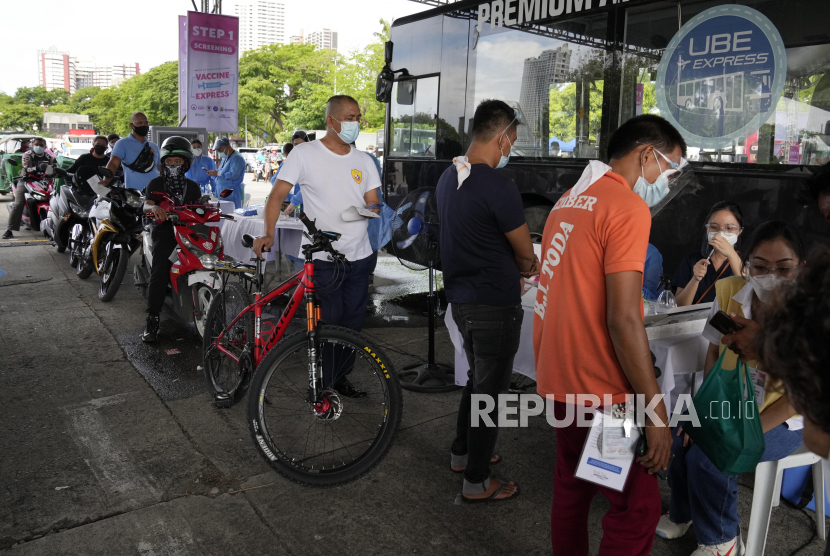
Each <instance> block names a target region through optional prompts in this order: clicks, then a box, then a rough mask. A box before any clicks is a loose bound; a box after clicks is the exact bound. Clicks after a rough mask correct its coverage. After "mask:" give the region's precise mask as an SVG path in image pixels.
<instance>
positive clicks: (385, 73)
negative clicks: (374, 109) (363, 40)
mask: <svg viewBox="0 0 830 556" xmlns="http://www.w3.org/2000/svg"><path fill="white" fill-rule="evenodd" d="M386 44H390V43H386ZM394 84H395V74H394V73H392V70H390V69H389V66H386V67H384V68H383V69H382V70H381V71H380V74H378V82H377V85H376V86H375V98H376V99H377V101H378V102H382V103H384V104H386V103H387V102H389V101H390V100H391V99H392V87H393V86H394Z"/></svg>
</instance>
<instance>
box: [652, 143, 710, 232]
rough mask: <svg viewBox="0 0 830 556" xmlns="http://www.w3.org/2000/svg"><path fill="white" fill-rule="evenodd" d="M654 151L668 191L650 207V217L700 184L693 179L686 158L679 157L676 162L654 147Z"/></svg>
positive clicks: (691, 169)
mask: <svg viewBox="0 0 830 556" xmlns="http://www.w3.org/2000/svg"><path fill="white" fill-rule="evenodd" d="M654 152H655V153H657V161H658V163H659V164H660V166H661V167H662V168H663V175H665V176H666V178H667V179H668V184H669V192H668V194H667V195H666V196H665V197H663V199H662V200H661V201H660V202H659V203H657V204H656V205H654V206H653V207H651V209H650V210H651V218H652V219H654V218H655V217H656V216H657V215H658V214H660V213H661V212H662V211H663V209H664V208H665V207H666V205H668V204H669V203H670V202H672V201H673V200H674V199H677V198H679V197H681V196H683V195H687V194H689V193H694V192H696V191H698V190H699V189H700V186H699V185H698V184H697V181H696V180H695V173H694V169H693V168H692V165H691V164H689V161H688V160H686V159H685V158H681V159H680V162H679V163H678V162H674V161H672V160H671V159H669V157H667V156H666V155H665V154H663V153H662V152H660V151H658V150H657V149H654Z"/></svg>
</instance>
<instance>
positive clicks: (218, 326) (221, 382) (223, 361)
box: [202, 283, 254, 404]
mask: <svg viewBox="0 0 830 556" xmlns="http://www.w3.org/2000/svg"><path fill="white" fill-rule="evenodd" d="M251 303H253V302H252V301H251V296H250V294H248V292H247V290H246V289H245V288H244V287H243V286H242V284H238V283H234V284H228V285H227V286H226V287H225V290H224V291H223V292H221V293H217V294H216V295H214V296H213V301H211V303H210V308H209V309H208V313H207V317H205V321H204V322H205V331H204V336H203V337H202V361H203V366H204V369H205V380H206V381H207V386H208V391H209V392H210V393H211V394H212V395H213V396H214V398H215V397H216V395H217V394H226V395H227V396H225V397H224V398H223V399H225V400H227V401H228V402H229V404H232V403H233V402H236V401H238V400H239V399H241V398H242V396H243V395H244V394H245V391H246V390H247V388H248V383H249V382H250V379H251V375H253V371H254V368H253V359H252V354H249V353H248V352H246V351H245V346H246V345H247V344H248V343H249V342H250V343H253V341H254V313H253V312H252V311H248V312H247V313H245V315H243V316H242V318H241V319H239V320H238V321H237V322H236V324H234V325H233V327H232V328H231V329H230V330H228V331H227V332H225V335H224V336H223V337H222V340H221V342H220V343H221V345H222V347H224V348H225V349H227V350H228V351H230V352H231V353H233V354H234V355H235V356H236V357H237V358H238V359H239V362H236V361H234V360H233V359H231V358H230V357H228V356H227V355H225V354H224V353H222V352H220V351H219V350H218V349H217V348H216V346H215V345H214V342H215V341H216V339H217V338H218V337H219V334H221V333H222V331H224V330H225V329H226V328H227V327H228V325H230V323H231V322H233V319H235V318H236V317H237V315H239V314H240V313H241V312H242V311H243V310H244V309H246V308H247V307H248V306H249V305H251Z"/></svg>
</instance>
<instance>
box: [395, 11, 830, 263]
mask: <svg viewBox="0 0 830 556" xmlns="http://www.w3.org/2000/svg"><path fill="white" fill-rule="evenodd" d="M417 1H422V2H424V3H426V4H432V5H435V2H433V1H430V0H417ZM479 4H481V1H480V0H457V1H452V0H447V1H445V2H442V5H440V6H438V7H435V8H432V9H429V10H426V11H423V12H421V13H417V14H415V15H411V16H407V17H403V18H400V19H397V20H395V22H394V23H393V24H392V27H391V31H390V43H391V45H388V48H389V49H391V58H390V62H389V69H391V70H392V71H394V72H396V73H395V76H396V77H395V79H394V83H393V84H392V89H391V91H390V92H389V97H388V98H389V101H388V103H387V107H386V122H385V126H384V135H385V136H384V143H383V144H384V145H385V153H384V154H385V156H384V160H383V187H384V192H385V194H386V200H387V203H389V205H390V206H391V207H392V208H396V207H397V205H398V203H400V202H401V201H402V200H403V198H404V197H405V196H406V195H407V194H408V193H409V192H411V191H414V190H416V189H418V188H420V187H435V185H436V184H437V182H438V179H439V178H440V176H441V174H442V173H443V172H444V170H446V169H447V168H448V167H450V165H451V164H452V159H453V158H454V157H456V156H459V155H462V154H464V152H465V151H466V150H467V147H468V146H469V144H470V128H471V125H472V119H473V114H474V112H475V108H476V106H477V105H478V104H479V103H480V102H481V101H483V100H485V99H492V98H496V99H500V100H504V101H505V102H507V103H508V104H511V105H513V106H517V107H519V108H520V109H521V111H522V114H523V118H524V120H525V121H526V122H528V126H527V130H526V131H525V132H524V134H523V135H522V136H520V137H519V140H518V141H517V144H516V146H515V148H514V149H513V155H512V156H511V158H510V164H508V165H507V166H506V167H505V168H503V169H501V170H498V171H499V172H501V173H502V174H503V175H504V176H506V177H508V178H510V179H512V180H513V181H514V182H515V183H516V185H517V187H518V189H519V192H520V194H521V197H522V202H523V204H524V210H525V217H526V219H527V222H528V225H529V227H530V230H531V233H532V237H533V238H535V239H537V240H538V239H540V238H541V233H542V230H543V228H544V225H545V221H546V220H547V217H548V214H549V212H550V209H551V207H552V206H553V205H554V203H555V202H556V201H557V199H558V198H559V197H560V196H561V195H562V194H563V193H564V192H565V191H567V190H568V189H570V188H571V187H572V186H573V185H574V184H575V183H576V181H577V180H578V179H579V177H580V175H581V174H582V171H583V169H584V168H585V166H586V164H587V163H588V161H589V160H590V159H591V158H600V157H603V156H604V153H605V151H606V146H607V142H608V139H609V138H610V136H611V135H612V134H613V132H614V130H616V129H617V127H619V125H621V124H622V123H623V122H625V121H626V120H627V119H629V118H631V117H633V116H634V115H636V114H639V113H651V114H659V113H660V111H659V108H658V106H657V105H656V102H655V101H654V94H653V91H654V87H655V83H656V76H657V70H658V66H659V64H660V60H661V59H662V56H663V55H664V53H665V51H666V50H665V49H666V47H667V46H668V44H669V43H670V41H671V39H672V38H673V37H674V35H675V34H676V33H677V32H678V30H679V28H680V26H681V25H682V24H684V23H686V22H688V21H689V20H690V19H691V18H693V17H694V16H695V15H697V14H699V13H701V12H702V11H704V10H705V9H708V8H711V7H713V6H718V5H728V4H729V2H727V1H723V0H705V1H703V0H679V1H676V0H671V1H659V0H628V1H627V2H593V3H590V4H589V3H587V2H585V3H583V4H582V8H579V9H580V10H581V11H578V12H577V11H576V9H577V8H576V6H577V4H576V3H575V4H574V10H570V12H571V13H562V14H561V15H560V16H557V17H549V18H547V19H543V20H535V21H534V22H533V24H527V23H525V24H523V25H520V24H519V23H518V22H515V23H505V24H504V25H503V26H496V27H492V26H491V25H490V24H489V23H483V24H482V25H481V27H480V28H479V25H478V7H479ZM516 4H518V3H516ZM742 4H745V5H747V6H749V7H751V8H753V9H756V10H758V11H760V12H761V13H763V14H764V15H766V16H767V17H768V18H769V19H770V20H771V21H773V22H774V23H775V25H776V27H777V28H778V31H779V33H780V34H781V37H782V39H783V41H784V45H785V47H786V48H788V49H797V52H798V56H797V57H796V56H794V55H793V56H788V60H789V62H788V68H787V85H786V87H785V89H784V95H783V96H784V97H785V99H784V100H786V99H787V98H797V99H802V100H801V101H800V102H803V103H804V105H805V106H806V105H808V104H810V103H815V102H818V99H819V98H822V99H825V100H822V102H825V101H826V98H825V97H827V95H824V96H822V95H819V94H818V91H819V89H821V88H822V86H821V85H820V84H819V85H818V86H816V85H814V84H815V83H816V82H822V81H823V82H826V83H828V84H830V77H828V78H827V79H824V75H825V73H824V71H825V69H826V68H830V35H828V34H827V32H826V29H825V27H824V25H825V24H824V23H823V22H826V21H828V20H830V2H815V1H814V0H791V1H790V2H787V4H786V8H785V7H783V5H782V4H780V3H779V2H774V1H772V0H746V1H744V2H742ZM403 70H405V71H403ZM727 71H728V70H727ZM829 73H830V72H829ZM807 87H813V88H814V89H815V91H816V94H812V95H811V94H810V92H811V91H812V90H813V89H809V90H808V88H807ZM828 90H830V89H828ZM644 91H645V92H646V94H645V95H644V94H643V92H644ZM770 91H771V84H770V76H769V75H768V74H763V73H760V74H758V75H754V74H751V73H750V74H747V75H746V76H745V77H744V76H742V77H740V78H739V77H738V76H737V74H735V73H728V74H724V75H720V76H716V77H712V78H707V79H706V80H695V81H689V80H687V81H683V82H681V83H679V84H678V91H677V95H678V98H682V99H683V101H682V104H681V103H678V104H680V106H681V107H683V106H685V105H686V103H687V101H689V102H690V103H691V105H694V106H698V107H704V106H705V107H706V108H708V109H710V110H711V109H714V107H715V106H716V105H717V104H719V103H720V104H722V106H723V109H724V110H725V111H727V110H729V111H733V110H734V111H737V110H742V109H745V108H748V107H747V104H748V103H749V102H759V101H764V100H766V102H778V101H779V100H780V99H770ZM811 99H814V100H811ZM799 110H801V108H799ZM810 110H811V114H812V113H815V114H824V113H825V112H820V111H817V110H815V109H814V108H812V107H810ZM802 111H803V110H802ZM790 112H792V113H791V114H789V115H788V114H787V113H785V112H781V111H778V112H774V113H773V114H774V115H773V116H771V117H770V119H769V121H767V122H766V123H764V124H763V125H761V126H759V129H758V130H757V133H756V134H755V135H754V136H753V142H752V144H750V145H748V144H747V139H748V138H749V137H750V135H751V132H748V133H747V135H746V136H745V137H743V138H740V139H737V140H734V141H733V142H732V144H731V145H729V146H728V147H725V148H724V149H722V150H721V151H720V152H714V153H710V152H709V151H708V150H707V151H706V152H705V153H704V156H700V157H699V158H700V160H699V161H695V162H692V166H693V168H694V170H695V183H694V186H693V187H691V188H688V189H687V190H686V191H684V194H683V196H682V197H681V198H680V199H677V200H675V201H672V202H671V203H669V204H668V205H666V207H665V209H664V210H662V211H661V212H660V213H659V214H657V216H655V217H654V219H653V222H652V229H651V242H652V243H653V244H654V245H655V246H656V247H657V248H658V249H659V250H660V252H661V254H662V255H663V260H664V271H665V272H666V274H673V273H674V270H675V268H676V267H677V265H678V264H679V262H680V261H681V260H682V258H683V257H684V256H686V255H687V254H688V253H690V252H693V251H700V250H701V242H702V239H703V233H702V229H703V226H702V225H703V220H704V218H705V217H706V214H707V212H708V210H709V208H710V207H711V206H712V205H713V204H714V203H715V202H717V201H721V200H725V199H729V200H731V201H734V202H737V203H738V204H739V205H741V207H742V209H743V211H744V215H745V221H746V224H747V230H748V231H749V232H750V233H751V231H752V228H753V227H754V226H756V225H757V224H759V223H761V222H763V221H765V220H770V219H774V218H777V219H782V220H786V221H790V222H793V221H796V220H798V221H799V222H804V226H803V227H804V233H805V235H806V236H807V237H808V238H810V239H811V240H818V239H820V240H822V241H828V242H830V224H828V223H827V222H826V221H825V220H824V219H823V218H822V217H821V215H820V213H819V211H818V209H817V208H816V207H815V206H809V207H808V208H806V209H805V208H804V203H803V202H802V200H801V199H799V197H798V195H797V194H796V192H797V191H799V190H801V189H802V188H803V183H804V180H805V178H808V177H809V176H810V175H812V173H813V172H814V171H815V169H816V168H817V166H818V165H820V164H824V163H826V162H827V161H828V160H830V135H828V133H826V130H825V128H827V129H830V121H828V122H827V125H825V122H824V121H819V118H813V117H810V118H806V117H804V116H803V115H802V116H799V115H798V114H797V113H796V111H790ZM788 129H789V133H790V136H792V135H793V133H794V132H797V134H798V135H799V136H802V137H812V138H815V139H813V140H812V141H813V143H814V147H811V150H810V153H809V156H806V155H805V156H801V157H800V158H801V159H800V164H789V163H788V162H789V160H794V158H791V159H788V160H786V161H785V163H782V160H781V157H780V153H776V152H775V151H776V147H777V148H778V149H779V150H780V141H781V137H782V136H786V135H787V133H788ZM573 137H577V138H580V137H581V138H582V139H580V141H582V142H584V143H585V145H579V148H574V149H573V151H572V152H563V150H562V148H561V145H562V144H563V143H562V138H568V139H570V138H573ZM555 138H559V139H558V140H557V139H555ZM825 139H826V141H825ZM588 141H590V144H589V143H588ZM554 143H558V144H559V145H560V148H559V149H555V148H546V146H547V145H553V144H554ZM539 145H542V147H539ZM704 146H705V145H700V144H698V145H695V144H694V143H693V141H692V140H691V139H690V140H689V150H690V152H701V153H703V152H704V149H703V147H704ZM587 147H590V148H587ZM748 147H752V149H751V150H752V153H751V154H752V155H753V156H752V157H751V161H750V157H749V156H747V155H749V154H750V153H749V150H750V149H749V148H748ZM805 152H806V151H805ZM730 153H731V154H730ZM805 211H807V213H806V215H805Z"/></svg>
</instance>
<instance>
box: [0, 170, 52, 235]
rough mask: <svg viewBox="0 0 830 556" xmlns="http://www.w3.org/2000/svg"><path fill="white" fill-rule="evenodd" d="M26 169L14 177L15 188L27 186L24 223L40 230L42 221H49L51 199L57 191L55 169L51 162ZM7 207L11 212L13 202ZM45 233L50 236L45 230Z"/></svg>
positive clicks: (28, 226) (32, 228) (31, 228)
mask: <svg viewBox="0 0 830 556" xmlns="http://www.w3.org/2000/svg"><path fill="white" fill-rule="evenodd" d="M29 170H34V171H32V172H30V171H29ZM24 171H25V173H24V174H23V175H21V176H18V177H16V178H14V187H15V188H17V187H25V188H26V192H25V194H24V195H25V199H26V205H25V207H24V208H23V224H24V225H25V226H26V227H27V228H29V229H30V230H40V224H41V222H46V221H47V218H48V215H49V200H50V199H51V198H52V195H53V194H54V192H55V185H54V175H55V174H54V169H53V168H52V166H51V165H49V164H46V163H41V164H39V165H38V167H37V168H25V169H24ZM6 208H7V209H8V210H9V212H11V210H12V204H11V203H8V204H7V205H6ZM43 235H45V236H46V237H49V236H48V235H47V234H46V232H45V231H44V232H43Z"/></svg>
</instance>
